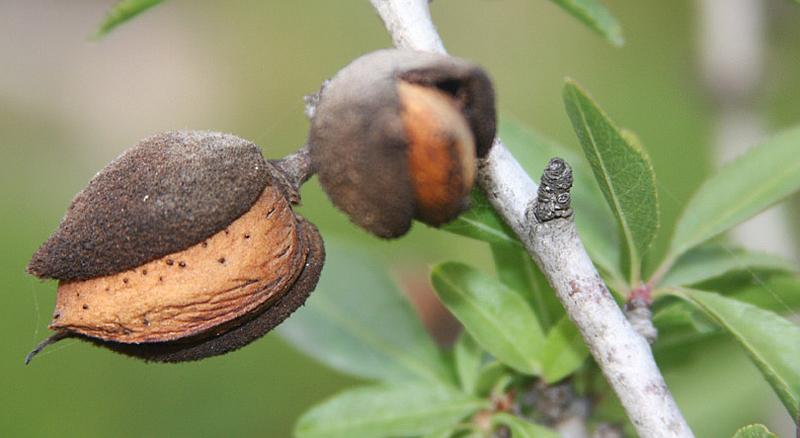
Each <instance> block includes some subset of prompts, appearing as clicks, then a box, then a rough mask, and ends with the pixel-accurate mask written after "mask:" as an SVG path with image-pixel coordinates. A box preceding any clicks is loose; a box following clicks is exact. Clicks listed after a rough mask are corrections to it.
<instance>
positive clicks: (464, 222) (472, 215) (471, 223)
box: [442, 188, 520, 246]
mask: <svg viewBox="0 0 800 438" xmlns="http://www.w3.org/2000/svg"><path fill="white" fill-rule="evenodd" d="M442 229H443V230H445V231H449V232H451V233H454V234H459V235H462V236H466V237H470V238H472V239H477V240H482V241H484V242H489V243H502V244H507V245H515V246H520V243H519V240H517V237H516V236H515V235H514V232H513V231H511V229H510V228H509V227H508V225H506V224H505V222H503V219H502V218H500V215H498V214H497V212H496V211H494V208H492V206H491V204H489V200H487V199H486V196H484V194H483V193H481V191H480V190H478V189H477V188H475V189H473V190H472V193H470V209H469V210H467V211H465V212H464V213H462V214H461V215H459V216H458V217H457V218H456V219H455V220H453V221H451V222H448V223H447V224H445V225H443V226H442Z"/></svg>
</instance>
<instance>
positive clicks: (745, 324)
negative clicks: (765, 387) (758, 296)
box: [678, 289, 800, 418]
mask: <svg viewBox="0 0 800 438" xmlns="http://www.w3.org/2000/svg"><path fill="white" fill-rule="evenodd" d="M678 296H680V297H682V298H684V299H687V300H688V301H689V302H691V303H692V304H694V305H696V306H698V307H699V308H700V309H701V310H702V311H703V312H705V313H706V314H707V315H708V316H710V317H711V318H712V319H714V320H715V321H716V322H717V323H718V324H719V325H720V326H722V327H723V328H724V329H725V330H727V331H728V332H729V333H730V334H731V335H733V337H734V338H735V339H736V340H737V341H738V342H739V343H740V344H741V346H742V347H743V348H744V350H745V351H746V352H747V354H748V355H749V356H750V358H751V359H752V360H753V362H754V363H755V364H756V366H757V367H758V369H759V370H760V371H761V374H762V375H763V376H764V378H765V379H766V380H767V382H769V384H770V385H771V386H772V389H773V390H774V391H775V393H776V394H777V395H778V398H779V399H780V400H781V402H783V405H784V407H786V410H787V411H788V412H789V415H791V416H792V418H797V415H798V403H800V361H799V360H798V358H800V327H797V326H796V325H794V324H792V323H791V322H789V321H788V320H786V319H784V318H782V317H780V316H779V315H777V314H775V313H773V312H770V311H768V310H763V309H760V308H758V307H756V306H753V305H751V304H747V303H742V302H740V301H737V300H734V299H731V298H727V297H724V296H722V295H719V294H715V293H711V292H703V291H698V290H692V289H684V290H682V291H681V292H679V293H678Z"/></svg>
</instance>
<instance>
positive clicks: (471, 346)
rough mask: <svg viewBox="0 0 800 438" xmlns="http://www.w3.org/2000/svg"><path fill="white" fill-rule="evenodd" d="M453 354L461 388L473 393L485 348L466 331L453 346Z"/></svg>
mask: <svg viewBox="0 0 800 438" xmlns="http://www.w3.org/2000/svg"><path fill="white" fill-rule="evenodd" d="M453 356H454V359H455V364H456V371H457V372H458V381H459V382H460V383H461V389H463V390H464V392H466V393H468V394H472V393H473V392H474V391H475V384H476V383H477V381H478V373H479V371H480V369H481V362H482V359H483V349H482V348H481V347H480V345H478V343H477V342H475V340H474V339H472V336H470V335H469V333H467V332H466V331H465V332H461V335H460V336H459V337H458V340H456V344H455V345H454V346H453Z"/></svg>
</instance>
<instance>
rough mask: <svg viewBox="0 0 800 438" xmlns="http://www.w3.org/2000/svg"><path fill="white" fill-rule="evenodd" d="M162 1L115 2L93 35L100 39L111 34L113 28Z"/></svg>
mask: <svg viewBox="0 0 800 438" xmlns="http://www.w3.org/2000/svg"><path fill="white" fill-rule="evenodd" d="M162 1H164V0H122V1H119V2H117V4H115V5H114V6H113V7H112V8H111V10H110V11H108V15H107V16H106V19H105V20H104V21H103V23H102V24H101V25H100V28H99V29H98V30H97V32H96V33H95V34H94V37H95V38H101V37H103V36H105V35H106V34H108V33H109V32H111V30H113V29H114V28H115V27H117V26H119V25H120V24H122V23H124V22H126V21H128V20H130V19H131V18H133V17H135V16H137V15H139V14H141V13H142V12H144V11H146V10H148V9H150V8H152V7H153V6H155V5H157V4H159V3H161V2H162Z"/></svg>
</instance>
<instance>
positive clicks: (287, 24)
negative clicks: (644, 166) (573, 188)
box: [0, 0, 800, 438]
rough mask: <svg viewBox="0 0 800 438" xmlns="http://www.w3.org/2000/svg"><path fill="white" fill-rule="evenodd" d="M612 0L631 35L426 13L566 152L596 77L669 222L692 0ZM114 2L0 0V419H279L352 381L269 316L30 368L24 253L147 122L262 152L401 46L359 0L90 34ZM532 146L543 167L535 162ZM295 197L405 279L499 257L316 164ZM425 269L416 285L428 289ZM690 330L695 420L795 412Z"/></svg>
mask: <svg viewBox="0 0 800 438" xmlns="http://www.w3.org/2000/svg"><path fill="white" fill-rule="evenodd" d="M607 3H608V4H610V9H611V10H613V11H614V14H615V16H616V17H617V18H618V20H619V21H620V22H622V23H623V24H624V26H625V32H626V35H627V42H626V45H625V47H623V48H622V49H615V48H613V47H610V46H609V44H607V43H606V42H604V41H602V40H600V39H598V38H596V36H595V35H593V34H592V33H591V32H588V31H586V30H585V29H583V28H582V26H581V25H580V24H578V23H576V22H575V20H573V19H571V18H570V17H567V16H565V14H563V13H562V11H560V10H559V9H558V8H556V7H553V5H551V4H549V3H548V2H543V1H532V0H504V1H487V0H437V1H435V2H433V3H432V12H433V15H434V20H435V21H436V23H437V25H438V28H439V30H440V32H441V33H442V35H443V37H444V38H445V41H446V44H447V46H448V48H449V49H450V50H451V52H452V53H454V54H457V55H460V56H464V57H467V58H470V59H473V60H476V61H478V62H480V63H481V64H482V65H484V66H485V67H486V68H487V69H488V70H489V71H490V72H491V73H492V76H493V79H494V81H495V84H496V87H497V90H498V99H499V102H500V110H501V115H502V116H503V117H508V116H513V117H514V118H516V119H519V120H523V121H524V124H525V125H530V126H535V127H539V128H543V127H546V128H544V129H541V130H542V131H543V132H545V133H546V134H547V135H548V136H551V137H553V138H555V139H556V140H558V141H560V142H561V143H562V144H565V145H567V146H568V147H569V148H571V149H572V150H574V151H577V147H578V142H577V141H576V140H575V139H574V135H573V134H572V132H571V128H570V126H569V121H568V119H567V117H566V116H565V115H564V112H563V109H562V103H561V99H560V93H561V84H562V78H563V77H564V76H567V75H569V76H573V77H576V78H578V79H579V80H580V81H581V82H582V83H584V84H586V85H587V87H588V88H589V89H591V90H592V92H593V93H594V95H595V96H596V97H597V99H598V101H600V102H602V103H603V105H604V106H606V107H607V108H606V109H607V110H608V112H609V113H610V114H613V115H614V118H615V120H618V121H620V122H621V124H624V125H625V126H629V127H632V128H634V129H635V130H636V131H637V133H639V135H640V136H641V138H642V139H643V142H644V144H646V145H647V150H648V152H649V154H650V156H651V158H652V161H653V165H654V167H655V171H656V174H657V175H658V190H659V195H660V199H661V201H662V205H661V208H662V229H672V228H673V224H674V222H675V218H676V216H677V215H678V213H679V212H680V211H681V208H682V205H683V204H684V200H686V199H688V198H689V195H690V194H691V193H692V192H693V191H694V190H695V189H696V187H697V186H698V184H699V182H700V181H701V179H703V177H704V176H705V175H706V174H707V173H708V171H709V168H710V163H709V161H708V156H709V152H708V149H707V147H706V145H707V144H708V143H709V138H708V137H709V136H708V134H709V132H710V116H709V110H710V105H709V103H708V102H707V101H706V100H705V96H704V95H703V92H702V90H701V87H700V85H699V81H697V80H696V77H697V72H696V65H695V64H696V63H695V56H696V52H695V50H694V44H695V43H694V38H695V36H696V32H695V31H693V26H694V24H695V17H694V12H695V11H694V7H693V6H694V4H693V2H688V1H686V2H662V3H657V2H641V3H631V2H622V1H609V2H607ZM767 3H768V5H769V8H770V10H771V11H772V13H771V14H770V16H771V19H770V20H771V21H770V23H771V26H770V28H769V29H770V34H769V35H768V37H769V38H768V43H769V46H768V48H769V52H768V55H769V56H768V69H767V80H765V84H766V85H765V88H766V89H765V90H764V93H763V96H764V97H763V99H761V102H760V104H761V105H762V106H763V109H764V112H765V113H766V114H768V115H769V117H770V121H771V124H772V126H773V127H775V128H778V127H784V126H786V125H790V124H795V123H796V122H797V120H800V107H799V106H797V105H796V102H797V101H798V99H800V81H798V80H797V78H798V77H800V59H799V58H798V57H796V56H795V55H796V50H797V47H800V28H798V26H796V23H798V22H800V11H798V9H799V8H796V7H794V8H787V7H786V5H784V4H783V3H784V2H780V1H777V0H774V1H768V2H767ZM190 4H191V7H189V5H190ZM786 4H788V5H789V6H792V5H790V4H789V3H788V2H786ZM110 5H111V4H110V2H102V1H93V2H86V3H82V4H80V5H77V4H75V3H71V2H48V3H44V2H38V1H31V2H4V3H2V4H0V25H2V28H3V29H4V31H3V32H4V33H7V35H6V36H7V37H6V38H4V39H3V42H0V54H2V55H3V59H4V60H6V62H5V63H4V69H3V71H2V72H0V132H2V133H3V134H2V136H1V137H0V163H3V172H0V193H2V196H0V199H1V200H2V208H0V224H2V225H3V226H2V228H0V233H2V234H1V235H0V238H2V242H3V247H4V249H5V251H3V252H2V253H0V278H1V279H2V284H4V285H5V288H6V289H7V290H6V293H5V294H4V297H5V300H4V303H3V304H4V306H3V307H4V309H5V311H4V313H3V318H1V319H0V328H2V330H3V333H6V339H5V340H4V342H3V343H2V344H0V375H1V376H2V378H1V379H2V382H3V386H2V387H3V391H2V393H0V404H1V406H0V435H3V436H52V435H61V436H82V437H86V436H278V437H279V436H288V435H289V434H290V431H291V430H292V428H293V427H294V426H293V425H294V423H295V421H296V420H297V418H298V417H299V416H300V414H301V413H302V412H303V411H305V410H306V409H307V408H308V407H309V406H311V405H312V404H314V403H317V402H319V401H321V400H323V399H325V398H327V397H329V396H331V395H332V394H334V393H336V392H337V391H340V390H341V389H342V388H344V387H347V386H352V385H353V384H354V383H355V380H353V379H352V378H349V377H346V376H344V375H341V374H337V373H334V372H332V371H329V370H328V369H327V368H324V367H321V366H320V365H318V364H316V363H314V362H313V361H311V360H310V359H308V358H306V357H303V356H301V355H299V354H298V353H296V352H295V351H294V350H293V349H291V348H289V347H287V346H286V345H285V344H284V343H283V342H282V341H281V340H280V339H279V338H278V337H277V336H275V335H269V336H267V337H266V338H264V339H262V340H260V341H258V342H256V343H254V344H253V345H252V346H249V347H247V348H245V349H243V350H241V351H239V352H236V353H232V354H230V355H227V356H223V357H219V358H213V359H208V360H205V361H202V362H198V363H192V364H182V365H158V364H144V363H141V362H137V361H134V360H131V359H128V358H124V357H122V356H118V355H114V354H112V353H109V352H108V351H105V350H102V351H101V350H99V349H96V348H94V347H91V346H89V345H88V344H84V343H79V342H72V343H65V344H64V345H63V346H59V347H55V348H53V350H50V351H48V352H46V353H44V354H42V355H41V356H40V357H39V358H37V362H34V363H33V364H32V365H31V366H29V367H27V368H26V367H24V366H23V365H22V358H23V357H24V355H25V353H27V351H28V350H29V349H30V348H31V347H32V346H33V345H34V344H35V343H36V342H37V341H38V340H40V339H41V338H42V337H44V336H45V334H46V325H47V321H48V319H49V314H50V311H51V309H52V305H53V299H54V289H55V284H53V283H52V282H41V281H38V280H35V279H32V278H31V277H29V276H27V275H26V274H25V273H24V266H25V264H26V263H27V260H28V258H29V256H30V254H32V253H33V251H34V250H35V249H36V247H37V245H38V244H39V243H41V242H42V241H43V240H44V239H45V238H46V237H47V235H48V234H49V233H50V232H51V231H52V230H53V229H54V228H55V226H56V225H57V223H58V220H59V218H60V217H61V215H62V214H63V211H64V209H65V207H66V205H67V204H68V201H69V199H70V198H71V197H72V196H73V195H74V193H76V192H77V191H78V190H79V189H80V188H82V187H83V185H84V184H85V182H86V181H88V179H89V178H91V176H92V175H93V174H94V172H96V171H97V169H99V168H100V167H102V166H103V165H104V164H105V163H106V162H108V161H109V160H111V159H112V158H113V157H114V156H116V155H118V154H119V153H120V152H121V151H122V150H123V149H125V148H127V147H129V146H130V145H132V144H134V143H135V142H136V141H137V140H138V139H139V138H142V137H145V136H147V135H149V134H151V133H153V132H157V131H160V130H165V129H175V128H185V127H191V128H205V129H215V130H221V131H228V132H235V133H237V134H239V135H241V136H242V137H245V138H248V139H252V140H253V141H256V142H257V143H259V144H260V145H262V146H263V147H264V151H265V155H266V156H268V157H279V156H282V155H284V154H286V153H288V152H289V151H291V150H292V149H294V148H295V147H296V146H297V145H299V144H301V143H302V142H303V141H304V140H305V135H306V133H305V132H306V128H307V122H306V121H305V119H304V116H303V114H302V107H303V104H302V99H301V96H302V95H304V94H308V93H311V92H313V91H315V89H316V88H318V86H319V84H320V82H321V81H322V80H323V79H324V78H326V77H328V76H330V75H331V74H333V73H334V72H335V71H336V70H338V69H339V68H340V67H341V66H342V65H344V64H346V63H347V62H348V61H349V60H350V59H352V58H354V57H356V56H358V55H359V54H362V53H364V52H366V51H369V50H373V49H376V48H380V47H385V46H387V45H389V44H390V41H389V38H388V36H387V35H386V33H385V31H384V30H383V28H382V26H381V24H380V22H379V20H378V19H377V17H376V16H375V14H374V12H373V11H372V10H371V8H370V7H369V5H368V4H367V2H366V1H365V0H340V1H337V2H331V1H328V0H309V1H306V2H302V4H301V3H298V2H295V1H288V0H287V1H274V2H262V1H256V0H245V1H242V2H236V3H230V2H212V1H208V0H205V1H195V2H191V3H190V2H186V1H177V0H176V1H171V2H167V3H166V4H164V5H163V6H159V7H158V8H155V9H153V10H152V11H150V12H149V13H148V14H145V15H143V16H141V17H140V18H139V19H137V20H134V21H132V22H131V23H129V24H128V25H126V26H123V27H120V28H119V29H117V30H116V31H115V32H114V33H112V34H110V35H109V36H107V37H106V38H104V39H103V40H101V41H99V42H96V43H92V44H87V43H86V41H85V37H84V36H85V35H86V34H87V33H88V32H91V31H92V30H93V29H95V28H96V25H97V23H99V22H101V21H102V19H103V17H104V16H105V14H106V11H107V10H108V9H109V7H110ZM32 29H34V30H35V31H31V30H32ZM475 29H481V31H480V32H475ZM556 42H557V43H556ZM498 47H499V48H500V49H498ZM159 54H162V55H163V56H162V57H157V55H159ZM182 63H183V64H182ZM172 77H175V78H179V79H178V80H177V81H170V80H169V78H172ZM197 78H209V79H208V80H209V82H202V83H198V82H196V81H195V79H197ZM198 84H202V86H197V85H198ZM515 152H516V151H515ZM520 156H522V157H523V159H522V164H523V165H524V166H525V167H526V169H527V170H528V171H529V172H531V173H533V174H538V172H539V171H540V169H541V168H542V166H543V165H544V161H538V160H534V159H526V158H524V157H525V154H524V152H523V153H522V154H520ZM303 200H304V204H305V206H304V207H303V209H302V210H303V214H304V215H305V216H306V217H308V218H309V219H310V220H312V221H313V222H314V223H316V224H317V225H318V226H319V228H320V229H321V231H322V232H323V234H324V235H325V236H326V238H327V237H334V236H336V238H338V239H340V240H342V241H346V242H348V244H349V245H354V246H357V247H358V248H359V250H360V251H363V253H364V254H367V255H369V256H370V257H372V258H373V259H375V260H377V261H378V262H380V263H383V264H384V265H385V266H388V267H389V269H390V270H391V272H393V273H395V277H396V278H397V279H398V280H400V281H399V284H401V285H408V284H413V283H412V282H411V281H410V280H409V278H411V279H412V280H413V279H414V278H425V277H426V276H427V275H428V269H427V266H429V265H431V264H433V263H436V262H439V261H442V260H443V259H449V260H457V261H462V262H466V263H469V265H471V266H474V267H478V268H481V269H482V270H487V271H490V270H491V269H492V262H491V254H490V252H489V251H488V250H487V247H485V246H484V245H482V244H480V243H478V242H474V241H471V240H469V239H464V238H461V237H459V236H454V235H451V234H448V233H441V232H436V231H434V230H431V229H428V228H426V227H424V226H421V225H416V226H415V228H414V230H413V232H412V233H411V235H409V236H408V237H407V238H404V239H402V240H401V241H396V242H391V243H390V242H383V241H378V240H377V239H373V238H371V237H368V236H367V235H366V234H365V233H363V232H361V231H359V230H357V229H356V228H355V227H353V226H351V225H350V224H349V223H348V222H347V220H346V219H345V218H344V217H343V215H341V214H340V213H338V212H337V211H335V210H334V209H333V207H331V206H330V204H329V202H328V201H327V199H325V197H324V195H323V194H322V192H321V191H320V190H319V188H318V187H317V186H316V184H315V183H314V182H313V181H312V182H311V183H310V184H308V185H306V187H305V188H304V190H303ZM579 218H580V215H579ZM668 239H669V233H660V234H659V236H658V237H657V240H656V244H655V245H654V247H653V248H652V249H651V250H650V251H649V253H648V254H647V256H648V257H649V258H650V259H651V260H655V261H658V259H659V258H660V257H659V255H660V254H662V253H664V252H665V250H666V248H667V245H668V242H669V240H668ZM611 264H612V265H613V262H612V263H611ZM330 275H331V274H328V273H324V274H323V279H322V283H321V285H320V290H319V291H317V293H324V291H325V285H326V284H327V283H328V282H329V281H331V280H329V279H328V277H329V276H330ZM755 286H758V285H755ZM755 286H754V287H755ZM417 289H420V288H417ZM417 289H412V290H410V291H408V292H409V293H410V294H412V296H417V295H419V294H422V293H430V290H428V289H427V288H425V287H422V288H421V290H417ZM704 289H705V290H716V289H709V288H706V287H704ZM759 290H762V292H763V289H759ZM742 293H747V291H742ZM750 293H751V294H752V291H751V292H750ZM760 295H763V293H761V294H760ZM760 295H759V294H754V296H756V297H758V296H760ZM779 310H781V309H779ZM680 345H681V346H680V348H672V349H670V348H664V349H661V350H657V358H658V360H659V363H660V364H662V365H668V371H667V375H666V378H667V381H668V384H669V385H670V388H671V389H672V390H673V392H674V394H675V396H676V398H677V400H678V403H679V405H680V406H681V407H682V409H683V411H684V412H685V413H686V415H687V419H688V421H689V422H690V424H691V425H692V427H693V429H694V431H695V433H696V434H697V436H703V437H712V438H713V437H729V436H731V435H733V433H734V432H735V431H736V430H737V428H739V427H741V426H742V425H743V424H746V423H749V422H764V423H769V422H770V421H771V420H773V419H774V418H775V417H781V418H783V417H784V416H785V413H783V412H782V411H780V410H779V409H780V405H779V404H778V402H777V400H776V398H775V396H774V395H772V394H771V392H770V390H769V387H768V386H767V385H766V384H765V383H764V381H763V379H761V378H760V376H759V374H758V371H757V370H756V368H755V367H754V366H753V365H752V364H750V363H749V362H748V361H747V358H746V356H745V355H744V354H742V353H741V351H740V350H738V349H736V348H732V347H731V345H729V344H728V343H726V342H724V341H721V338H720V337H719V336H716V337H714V336H713V335H711V336H710V337H707V338H704V339H700V338H696V339H695V341H694V342H693V343H692V344H685V343H681V344H680ZM504 372H505V370H504V369H503V367H502V366H498V365H497V362H494V363H489V364H486V365H484V366H483V367H482V368H481V370H480V371H479V376H478V377H477V383H475V385H476V388H477V389H476V391H478V392H481V388H483V389H484V390H485V388H486V387H491V386H492V385H493V384H494V383H496V382H497V381H498V380H502V377H501V376H503V375H504V374H503V373H504ZM499 376H500V377H499ZM482 382H490V383H488V384H487V383H482ZM609 410H613V409H612V408H609ZM709 418H713V419H714V421H708V419H709ZM497 421H500V420H497Z"/></svg>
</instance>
